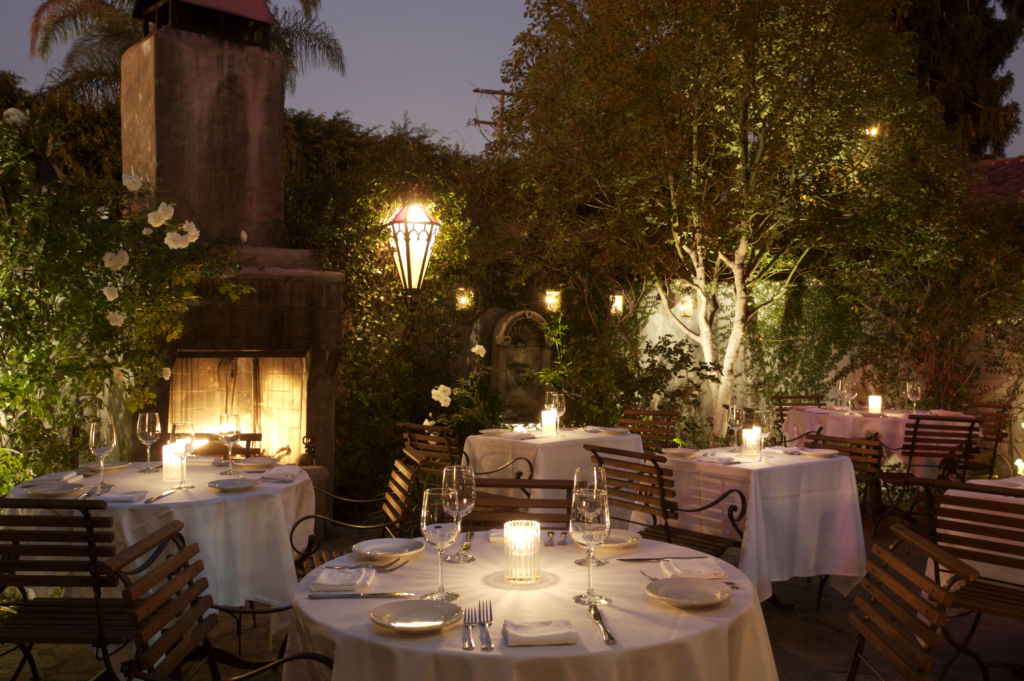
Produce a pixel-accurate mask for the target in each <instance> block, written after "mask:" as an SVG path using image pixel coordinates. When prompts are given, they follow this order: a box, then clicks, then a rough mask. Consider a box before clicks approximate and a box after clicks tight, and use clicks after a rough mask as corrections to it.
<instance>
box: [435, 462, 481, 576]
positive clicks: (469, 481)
mask: <svg viewBox="0 0 1024 681" xmlns="http://www.w3.org/2000/svg"><path fill="white" fill-rule="evenodd" d="M441 489H442V490H443V491H444V498H445V502H447V503H449V504H450V507H449V508H448V509H447V511H448V515H450V516H452V517H454V518H458V519H459V523H460V524H461V523H462V519H463V518H465V517H466V516H467V515H469V514H470V512H472V510H473V507H474V506H475V505H476V478H474V477H473V469H472V468H470V467H469V466H445V467H444V472H443V473H442V477H441ZM474 560H476V558H474V557H473V556H471V555H469V554H467V553H466V552H465V551H461V550H460V551H457V552H456V553H453V554H451V555H450V556H448V557H447V558H445V561H447V562H449V563H459V564H460V565H461V564H462V563H472V562H473V561H474Z"/></svg>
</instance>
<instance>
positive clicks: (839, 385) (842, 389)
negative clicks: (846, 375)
mask: <svg viewBox="0 0 1024 681" xmlns="http://www.w3.org/2000/svg"><path fill="white" fill-rule="evenodd" d="M845 394H846V380H845V379H842V378H839V379H836V406H837V407H841V406H842V405H843V400H844V399H846V398H845V397H843V395H845Z"/></svg>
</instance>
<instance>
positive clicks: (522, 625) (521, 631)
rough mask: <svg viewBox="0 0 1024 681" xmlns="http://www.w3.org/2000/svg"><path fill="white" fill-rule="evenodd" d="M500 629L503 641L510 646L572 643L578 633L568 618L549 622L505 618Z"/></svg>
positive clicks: (577, 636)
mask: <svg viewBox="0 0 1024 681" xmlns="http://www.w3.org/2000/svg"><path fill="white" fill-rule="evenodd" d="M501 631H502V632H503V633H504V634H505V643H507V644H509V645H510V646H559V645H573V644H574V643H576V642H577V641H578V640H579V635H578V634H577V633H576V630H575V629H573V628H572V622H570V621H569V620H551V621H549V622H510V621H509V620H505V624H503V625H502V627H501Z"/></svg>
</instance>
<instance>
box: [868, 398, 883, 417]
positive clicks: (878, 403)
mask: <svg viewBox="0 0 1024 681" xmlns="http://www.w3.org/2000/svg"><path fill="white" fill-rule="evenodd" d="M868 413H870V414H881V413H882V396H881V395H868Z"/></svg>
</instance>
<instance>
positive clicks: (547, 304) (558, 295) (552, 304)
mask: <svg viewBox="0 0 1024 681" xmlns="http://www.w3.org/2000/svg"><path fill="white" fill-rule="evenodd" d="M544 309H546V310H547V311H548V312H561V311H562V292H561V291H559V290H558V289H548V290H547V291H544Z"/></svg>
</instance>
